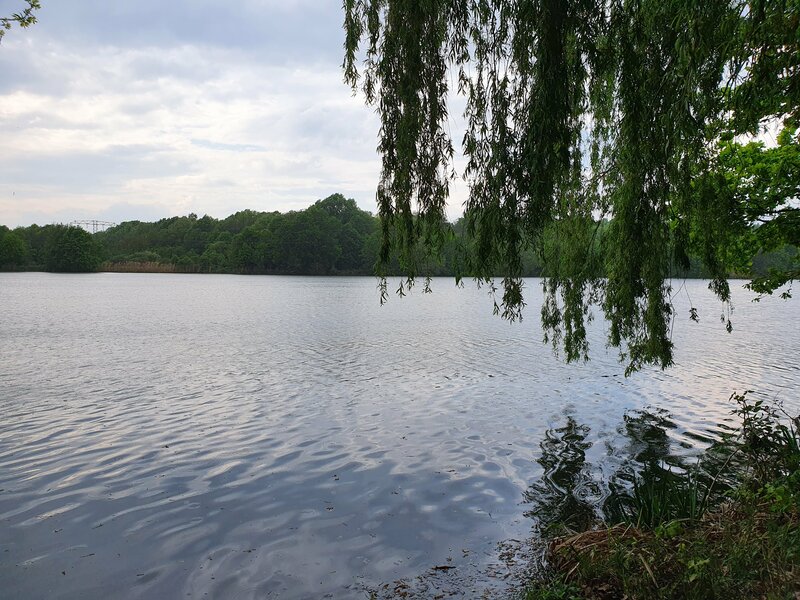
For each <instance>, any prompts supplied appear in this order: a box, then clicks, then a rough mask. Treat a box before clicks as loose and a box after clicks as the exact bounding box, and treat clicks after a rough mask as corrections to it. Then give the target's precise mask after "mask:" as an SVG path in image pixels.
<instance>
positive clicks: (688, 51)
mask: <svg viewBox="0 0 800 600" xmlns="http://www.w3.org/2000/svg"><path fill="white" fill-rule="evenodd" d="M344 8H345V22H344V27H345V31H346V41H345V56H344V65H343V67H344V74H345V79H346V81H347V82H349V83H350V84H351V85H352V86H353V88H354V90H357V89H360V90H362V91H363V93H364V95H365V97H366V101H367V102H368V103H369V104H371V105H373V106H375V108H376V110H377V113H378V114H379V116H380V120H381V129H380V135H379V140H380V141H379V150H380V152H381V154H382V157H383V158H382V161H383V162H382V174H381V179H380V182H379V185H378V190H377V200H378V206H379V211H380V216H381V217H382V223H383V225H382V227H383V229H382V231H383V243H382V250H381V257H382V260H383V262H384V263H386V262H387V261H388V259H389V257H390V256H391V252H392V248H399V249H400V252H401V257H402V263H403V267H404V270H405V272H406V273H408V284H409V285H411V284H413V282H414V278H415V277H416V276H417V275H424V274H425V271H424V263H425V260H424V258H423V259H421V258H420V252H419V247H420V245H422V246H423V247H424V248H425V249H426V252H427V253H431V254H436V253H437V252H439V250H440V248H441V247H442V244H443V241H444V239H445V237H446V233H447V230H446V227H445V226H444V225H443V224H444V222H445V219H444V217H445V206H446V202H447V199H448V196H449V191H450V184H451V181H452V180H453V178H454V177H455V176H456V175H455V173H454V170H453V157H454V152H455V150H454V141H453V140H452V137H451V133H450V125H449V119H448V117H449V112H448V111H449V101H450V99H451V98H452V96H453V95H454V94H462V95H463V96H465V98H466V109H465V113H464V117H465V122H466V134H465V135H464V138H463V141H462V146H463V153H464V155H465V157H466V160H467V166H466V171H465V173H464V177H465V179H466V181H467V182H468V184H469V188H470V193H469V197H468V200H467V201H466V203H465V207H464V208H465V221H466V224H467V231H468V232H470V233H471V234H472V236H473V239H474V241H473V243H470V244H469V245H465V248H464V250H465V251H464V265H465V269H464V272H465V273H467V274H470V275H474V276H476V277H477V278H478V279H479V280H482V281H489V282H491V281H492V279H493V277H494V276H496V275H498V274H502V275H503V279H502V286H501V287H502V300H501V301H500V302H499V304H498V310H499V311H502V313H503V314H504V316H506V317H507V318H510V319H515V318H517V317H519V316H520V314H521V310H522V308H523V306H524V305H525V301H524V296H523V282H522V280H521V278H520V275H521V270H522V265H521V257H522V256H523V254H524V251H525V249H526V248H529V247H531V246H533V247H535V248H537V251H538V252H539V253H540V255H541V257H542V260H543V269H544V275H545V276H546V277H545V279H544V289H545V301H544V304H543V307H542V317H543V319H542V321H543V325H544V328H545V337H546V339H550V340H551V341H552V342H553V343H554V345H555V347H556V348H559V347H563V349H564V351H565V354H566V357H567V359H568V360H576V359H579V358H586V357H587V353H588V344H587V339H586V330H585V324H586V321H587V319H588V318H590V315H591V309H592V307H593V306H596V307H599V308H600V309H601V310H602V311H603V313H604V314H605V316H606V318H607V320H608V322H609V343H610V344H611V345H612V346H615V347H618V348H620V353H621V358H623V359H624V360H626V361H627V362H628V368H629V370H634V369H637V368H639V367H641V366H642V365H644V364H653V363H654V364H659V365H661V366H662V367H666V366H668V365H670V364H671V363H672V360H673V346H672V342H671V340H670V323H671V320H672V318H673V312H674V311H673V307H672V303H671V295H672V293H673V292H672V287H671V285H670V281H671V278H672V277H673V276H675V275H679V274H680V269H681V268H684V269H685V268H688V267H689V255H690V253H696V254H698V255H699V256H700V257H701V258H702V260H703V262H704V264H705V267H706V268H707V269H708V272H709V273H710V276H711V278H712V283H711V286H710V287H711V288H712V289H713V291H714V292H715V293H716V294H717V295H718V296H719V298H720V299H721V300H722V301H723V302H726V303H727V302H729V301H730V289H729V285H728V282H727V279H726V277H727V275H728V273H729V272H730V271H731V270H733V269H735V268H736V267H737V265H738V264H739V263H740V262H741V261H742V260H749V259H750V257H751V256H752V255H753V254H752V252H751V253H750V254H747V253H748V252H750V251H752V250H755V251H756V252H759V251H762V250H768V249H770V248H773V247H775V245H777V244H779V243H780V242H781V241H783V242H786V241H789V240H792V239H793V240H795V241H796V239H797V230H798V214H799V212H800V208H798V205H797V202H796V199H797V191H798V171H797V168H796V167H797V163H796V158H797V156H798V155H797V144H798V137H797V132H796V128H795V127H796V123H797V119H798V117H799V116H800V108H799V107H800V44H798V39H800V1H798V0H723V1H720V2H709V1H707V0H425V1H418V0H345V2H344ZM781 125H784V126H785V128H784V129H783V130H782V133H781V134H780V144H779V145H778V148H776V149H775V148H767V147H765V146H764V145H763V144H761V143H760V142H758V141H754V140H757V138H758V136H759V135H761V134H763V133H764V131H765V129H767V128H773V129H774V128H776V127H780V126H781ZM603 219H607V220H608V221H609V224H608V231H607V232H606V235H604V236H603V242H602V246H603V247H602V248H601V247H600V244H598V243H596V242H597V240H596V231H597V228H598V226H599V224H600V223H601V222H602V220H603ZM759 225H760V226H759ZM548 232H549V233H548ZM743 257H744V259H743ZM598 261H601V262H602V263H603V264H602V269H598V268H596V267H597V263H598ZM601 273H602V274H603V275H604V276H603V277H601V276H599V274H601ZM797 276H798V262H797V258H796V256H795V258H794V260H793V261H790V264H789V265H788V266H787V268H785V269H783V271H781V272H775V273H771V274H769V276H766V277H762V278H760V279H758V280H756V281H754V282H753V284H752V285H753V288H754V289H756V290H758V291H761V292H765V293H768V292H771V291H773V290H774V289H776V288H777V286H779V285H781V284H782V283H786V282H790V281H792V280H793V279H794V278H796V277H797ZM401 291H402V290H401Z"/></svg>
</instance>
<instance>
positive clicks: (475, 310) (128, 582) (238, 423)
mask: <svg viewBox="0 0 800 600" xmlns="http://www.w3.org/2000/svg"><path fill="white" fill-rule="evenodd" d="M681 285H682V284H678V285H677V286H676V287H680V286H681ZM740 286H741V282H739V283H736V282H734V287H735V288H736V289H735V295H734V299H735V311H734V314H733V323H734V330H733V333H732V334H728V333H726V332H725V330H724V327H723V326H722V325H721V324H720V321H719V316H720V312H721V305H720V304H719V303H718V302H717V301H716V300H714V298H713V297H712V295H711V293H710V292H708V291H707V289H706V284H705V283H703V282H699V281H690V282H687V283H686V284H685V286H684V287H683V289H682V291H681V292H680V293H679V294H678V295H677V296H676V298H675V303H676V305H677V307H678V315H679V316H678V318H677V319H676V322H675V327H674V341H675V342H676V345H677V348H678V350H677V356H676V363H677V364H676V366H675V367H674V368H672V369H670V370H668V371H666V372H662V371H659V370H657V369H648V370H646V371H645V372H641V373H638V374H635V375H634V376H632V377H629V378H627V379H626V378H625V377H624V376H623V370H624V368H623V366H622V365H620V364H619V363H618V361H617V355H616V352H614V351H612V350H606V348H605V345H604V331H603V323H602V322H601V321H602V320H601V319H598V321H597V322H596V323H595V324H594V325H593V329H592V331H591V335H592V339H593V340H594V344H593V347H592V361H591V362H589V363H588V364H580V365H564V364H563V363H562V362H561V361H560V360H559V359H558V358H557V357H555V356H553V353H552V351H551V349H550V348H549V347H548V346H545V345H543V344H542V343H541V338H542V334H541V330H540V325H539V318H538V311H539V306H540V301H539V300H540V298H541V291H540V288H539V282H538V281H537V280H530V281H528V283H527V289H528V304H529V307H528V310H527V312H526V318H525V320H524V322H522V323H521V324H520V323H517V324H509V323H507V322H504V321H502V320H501V319H499V318H497V317H494V316H492V310H491V309H492V304H491V301H490V299H489V298H488V297H487V294H486V291H485V290H477V289H476V288H475V287H474V286H471V285H469V284H467V286H466V288H465V289H456V288H455V287H454V285H453V283H452V280H449V279H440V280H435V281H434V293H433V294H432V295H423V294H422V293H421V292H416V291H415V293H414V294H412V295H411V296H410V297H407V298H405V299H402V300H401V299H398V298H394V297H393V298H391V300H390V302H389V303H388V304H387V305H385V306H383V307H381V306H379V302H378V300H379V295H378V291H377V289H376V282H375V280H374V279H371V278H340V279H332V278H325V279H322V278H302V277H297V278H292V277H286V278H283V277H238V276H222V275H214V276H205V275H140V274H132V275H127V274H97V275H49V274H0V307H1V312H0V415H2V418H1V419H0V590H2V591H0V596H2V597H3V598H9V599H12V598H13V599H16V598H20V599H22V598H24V599H37V598H47V599H53V598H70V599H72V598H75V599H78V598H80V599H94V598H97V599H101V598H102V599H105V598H148V599H150V598H202V597H209V598H210V597H213V598H273V597H274V598H318V597H324V596H326V595H327V597H333V598H365V597H366V596H367V593H366V592H365V590H369V589H377V590H379V591H381V593H388V592H391V591H392V590H394V589H395V588H396V587H397V586H401V589H405V588H402V586H405V585H408V586H409V587H408V589H409V590H410V591H416V593H418V594H419V595H420V596H422V597H426V596H433V595H434V591H436V590H442V591H445V592H448V593H450V592H454V593H456V594H457V595H460V596H462V597H475V596H477V595H479V594H480V591H481V590H483V589H486V588H489V589H495V590H502V589H503V586H504V585H506V584H507V580H513V579H514V572H515V569H516V568H517V566H516V565H517V563H519V562H521V561H522V562H524V560H525V557H526V554H525V551H524V549H523V546H525V544H526V540H530V539H532V538H533V539H535V538H536V535H537V531H538V526H539V524H540V520H541V519H542V518H543V517H542V515H543V514H547V513H548V511H549V513H560V514H561V516H562V517H567V518H569V517H570V515H574V514H575V513H576V512H579V511H581V510H584V509H586V507H589V508H588V510H589V511H592V510H594V508H593V507H598V506H600V505H601V504H602V502H603V500H604V499H605V497H606V496H607V495H608V489H609V486H610V485H612V484H613V483H614V482H615V481H616V480H617V479H618V478H619V477H620V476H621V475H620V474H621V473H623V472H624V471H625V469H626V468H628V466H627V465H628V457H630V456H632V455H634V454H636V452H638V451H639V450H640V449H641V448H640V446H641V444H642V443H643V441H642V439H637V434H636V433H635V431H642V430H643V429H642V427H644V429H646V430H648V431H651V432H652V431H658V432H660V434H663V439H662V440H661V442H660V443H661V444H662V445H665V446H666V448H665V449H664V453H665V456H668V457H672V460H675V461H679V460H681V459H683V460H691V457H692V456H694V455H696V454H697V453H698V452H699V451H700V450H702V449H703V448H705V447H706V446H707V445H708V444H709V443H710V442H711V441H712V440H714V439H715V438H716V437H717V436H718V435H719V433H720V431H722V430H723V429H724V427H725V424H726V423H730V420H729V411H730V408H731V405H730V403H729V402H728V401H727V400H728V397H729V395H730V394H731V392H734V391H743V390H746V389H752V390H756V392H757V394H756V395H757V396H759V397H763V398H770V399H772V398H778V399H781V400H784V401H785V402H786V404H787V407H789V408H790V409H791V410H793V411H794V412H795V413H796V412H798V409H800V402H799V400H800V399H799V398H798V394H797V390H798V388H799V387H800V366H799V365H798V361H797V357H798V356H800V325H799V324H798V317H800V304H798V300H790V301H788V302H783V301H780V300H778V299H766V300H764V301H762V302H761V303H760V304H753V303H751V302H750V298H751V296H750V294H749V293H747V292H745V291H743V290H742V289H740ZM687 295H688V297H691V300H692V301H693V302H694V305H695V306H697V307H698V308H699V312H700V319H701V320H700V323H692V322H690V321H689V319H688V309H689V306H690V304H689V300H688V298H687ZM632 424H633V425H636V424H638V425H640V426H642V427H638V428H637V427H636V426H632ZM648 428H650V429H648ZM645 437H646V436H645ZM515 556H516V557H517V560H516V562H515V560H514V558H515ZM442 566H445V567H455V568H452V569H435V567H442ZM400 579H404V580H405V581H406V583H402V582H400V583H393V582H396V581H397V580H400ZM384 584H388V587H381V586H383V585H384Z"/></svg>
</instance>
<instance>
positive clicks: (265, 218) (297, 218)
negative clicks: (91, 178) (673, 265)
mask: <svg viewBox="0 0 800 600" xmlns="http://www.w3.org/2000/svg"><path fill="white" fill-rule="evenodd" d="M594 227H595V228H596V230H597V244H599V245H600V246H601V247H602V240H603V234H604V232H605V230H606V229H607V223H606V222H601V223H595V224H594ZM448 231H449V233H450V234H451V235H450V236H449V237H448V239H447V240H446V242H445V244H444V245H443V248H442V253H441V257H440V258H439V259H436V260H433V261H432V262H429V263H428V265H427V269H428V271H429V273H430V274H431V275H454V274H456V273H460V274H463V275H469V273H461V264H462V261H461V257H462V256H463V254H464V252H465V249H466V247H467V246H469V244H470V243H472V240H471V239H470V238H469V237H468V236H467V235H466V233H465V228H464V226H463V222H462V221H461V220H459V221H457V222H455V223H452V224H449V225H448ZM380 243H381V230H380V222H379V220H378V218H377V217H375V216H373V215H372V214H371V213H369V212H366V211H363V210H361V209H359V208H358V206H357V205H356V202H355V200H352V199H348V198H345V197H344V196H342V195H341V194H334V195H332V196H330V197H328V198H325V199H324V200H319V201H318V202H316V203H315V204H313V205H312V206H310V207H309V208H307V209H305V210H301V211H293V212H288V213H283V214H282V213H279V212H257V211H253V210H243V211H240V212H237V213H235V214H233V215H231V216H229V217H227V218H225V219H214V218H212V217H210V216H208V215H206V216H203V217H199V218H198V217H197V215H195V214H190V215H188V216H183V217H171V218H169V219H161V220H160V221H157V222H155V223H145V222H141V221H127V222H125V223H121V224H119V225H117V226H116V227H112V228H110V229H108V230H106V231H102V232H99V233H96V234H94V235H92V234H89V233H88V232H86V231H84V230H83V229H80V228H78V227H70V226H66V225H45V226H38V225H31V226H30V227H19V228H16V229H14V230H9V229H8V228H7V227H4V226H0V269H2V270H6V271H26V270H28V271H30V270H39V271H53V272H89V271H97V270H110V271H134V272H137V271H138V272H152V271H156V272H160V271H163V272H180V273H247V274H287V275H344V274H348V275H371V274H372V273H373V267H374V265H375V263H376V260H377V258H378V253H379V250H380ZM546 247H547V246H545V248H546ZM796 253H797V249H796V248H794V247H792V246H784V247H783V248H781V249H780V250H778V251H775V252H771V253H768V254H760V255H757V256H755V257H753V260H752V272H751V273H738V274H736V273H735V274H734V275H742V276H751V275H763V274H766V273H767V272H768V271H769V269H770V268H776V267H777V268H781V267H782V266H783V265H784V264H789V263H790V262H791V261H792V260H793V257H794V256H795V255H796ZM601 254H602V252H601ZM691 262H692V267H691V268H690V270H689V271H688V272H677V271H676V275H678V276H689V277H702V276H704V275H705V274H704V273H703V271H702V269H701V267H700V266H699V261H698V260H696V259H693V260H692V261H691ZM523 266H524V269H523V270H524V274H525V275H526V276H538V275H542V274H543V273H542V267H541V261H540V260H539V256H538V254H537V253H536V252H534V251H533V250H532V249H528V250H527V251H526V252H525V254H524V255H523ZM595 268H596V269H599V270H600V271H602V269H603V267H602V265H599V266H596V267H595ZM392 271H393V272H394V273H395V274H400V267H399V264H398V262H397V260H396V258H395V260H394V261H393V265H392ZM498 275H502V273H498Z"/></svg>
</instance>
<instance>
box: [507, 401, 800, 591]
mask: <svg viewBox="0 0 800 600" xmlns="http://www.w3.org/2000/svg"><path fill="white" fill-rule="evenodd" d="M731 398H732V399H733V400H734V401H735V402H736V403H737V408H736V409H735V410H734V413H735V414H737V415H738V416H739V417H740V418H741V421H742V427H741V429H740V430H739V432H738V436H737V437H736V439H735V440H733V439H730V440H726V444H727V445H728V449H729V450H730V449H732V451H731V452H730V454H729V460H727V461H725V463H724V465H723V466H722V468H721V470H720V472H718V473H717V476H720V475H723V474H724V475H725V476H726V477H730V476H731V475H733V476H734V477H735V478H736V480H737V481H738V482H739V484H738V486H737V487H735V488H733V489H731V490H729V491H727V492H726V493H725V494H715V493H714V492H715V490H714V486H715V484H716V481H717V477H714V478H713V479H712V480H711V481H703V480H702V479H701V478H699V477H698V476H697V474H696V473H695V474H693V473H691V472H689V473H687V474H685V475H675V474H672V473H669V472H664V471H661V472H660V474H659V475H654V473H653V472H652V471H648V470H647V469H645V470H644V471H643V472H642V473H641V474H640V475H639V477H638V478H637V480H636V482H635V485H634V486H633V489H632V490H631V492H630V495H629V496H627V497H623V498H622V500H623V502H621V507H622V509H621V510H616V511H613V512H612V516H611V517H609V518H608V519H607V521H606V522H605V523H603V524H602V526H601V527H597V528H593V529H589V530H587V531H582V532H578V533H575V534H572V535H569V536H564V537H558V538H554V539H553V540H552V541H551V543H550V545H549V548H548V552H547V566H546V569H545V571H544V573H542V574H541V576H540V578H539V579H538V580H537V581H534V582H531V583H530V584H529V586H528V587H527V589H526V590H525V592H524V594H523V595H522V598H523V599H524V600H610V599H629V600H634V599H651V598H661V599H672V598H687V599H698V600H699V599H714V598H724V599H725V600H735V599H748V600H749V599H754V598H767V599H783V598H786V599H797V598H800V419H798V418H795V419H791V422H790V423H789V424H785V421H786V419H784V418H782V417H781V416H780V415H779V413H778V411H777V410H776V409H775V408H774V407H771V406H767V405H765V404H764V403H763V402H761V401H758V402H750V401H749V400H748V399H747V394H746V393H745V394H742V395H737V394H734V395H733V396H732V397H731ZM737 455H738V456H737ZM734 456H737V460H735V461H733V460H730V458H733V457H734ZM722 469H724V470H725V471H726V472H725V473H722Z"/></svg>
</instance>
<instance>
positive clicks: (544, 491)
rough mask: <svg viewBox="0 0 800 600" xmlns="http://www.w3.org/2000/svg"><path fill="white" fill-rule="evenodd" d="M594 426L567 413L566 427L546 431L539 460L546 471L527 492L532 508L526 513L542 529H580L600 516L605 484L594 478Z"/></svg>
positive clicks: (525, 495) (526, 495)
mask: <svg viewBox="0 0 800 600" xmlns="http://www.w3.org/2000/svg"><path fill="white" fill-rule="evenodd" d="M590 431H591V429H590V428H589V426H588V425H580V424H578V423H577V422H576V421H575V418H574V417H572V416H569V415H568V416H567V422H566V424H565V425H564V426H563V427H559V428H557V429H551V430H549V431H547V433H546V434H545V437H544V439H543V440H542V442H541V444H540V447H541V449H542V455H541V456H540V457H539V459H537V462H538V463H539V464H540V465H542V468H543V469H544V474H543V475H542V478H541V480H540V481H537V482H536V483H534V484H532V485H531V486H530V487H529V488H528V489H527V490H526V491H525V493H524V499H525V502H526V503H529V504H531V505H533V508H532V509H530V510H529V511H527V512H526V513H525V514H526V516H529V517H531V518H533V519H534V520H535V521H536V522H537V525H538V527H539V529H540V530H541V531H542V532H546V531H547V530H549V529H551V528H552V527H559V528H566V529H570V530H574V531H579V530H581V529H585V528H587V527H590V526H591V524H592V523H593V522H594V521H596V520H597V517H598V505H599V503H598V499H599V497H601V496H602V495H603V494H602V491H601V490H602V486H601V485H600V484H599V483H598V482H597V481H595V480H594V478H593V477H592V472H591V465H589V464H588V463H587V462H586V451H587V450H588V449H589V448H591V447H592V443H591V442H589V441H587V439H586V438H587V436H588V435H589V432H590Z"/></svg>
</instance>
